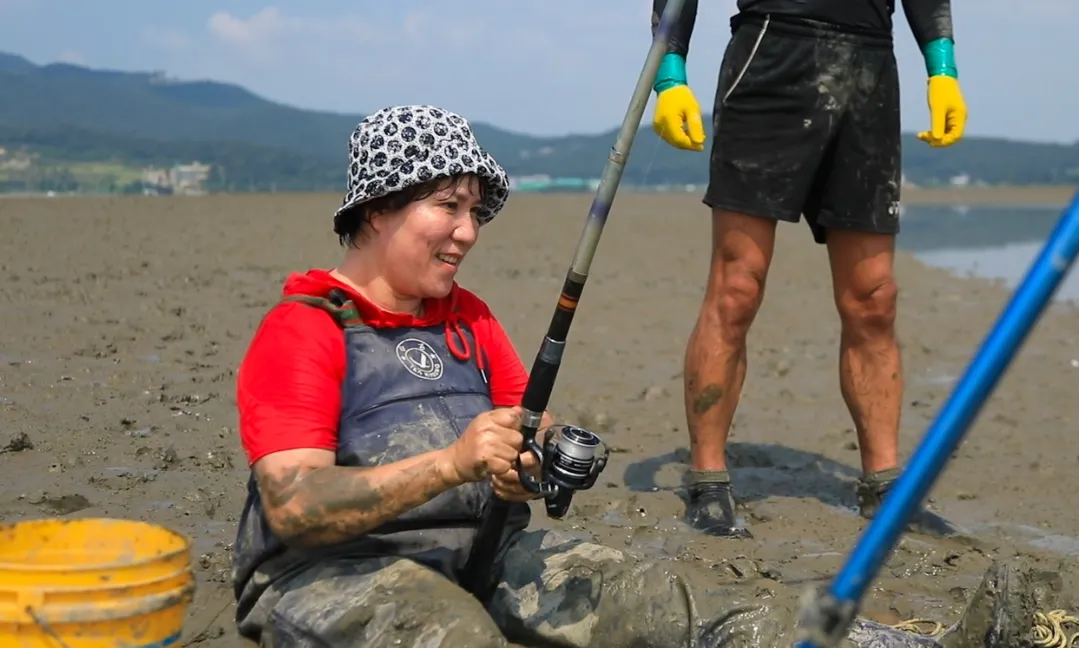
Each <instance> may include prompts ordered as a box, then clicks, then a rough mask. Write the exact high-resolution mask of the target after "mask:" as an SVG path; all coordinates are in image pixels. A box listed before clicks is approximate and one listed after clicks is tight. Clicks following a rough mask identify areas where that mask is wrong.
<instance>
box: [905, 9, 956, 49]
mask: <svg viewBox="0 0 1079 648" xmlns="http://www.w3.org/2000/svg"><path fill="white" fill-rule="evenodd" d="M903 13H904V14H906V16H907V22H908V23H909V24H910V31H911V32H912V33H913V34H914V40H915V41H917V43H918V48H919V49H920V48H922V47H925V45H926V43H931V42H933V41H935V40H937V39H938V38H950V39H953V40H954V38H955V37H954V35H953V33H952V3H951V0H903Z"/></svg>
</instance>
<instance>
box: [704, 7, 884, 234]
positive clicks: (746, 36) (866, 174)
mask: <svg viewBox="0 0 1079 648" xmlns="http://www.w3.org/2000/svg"><path fill="white" fill-rule="evenodd" d="M713 120H714V124H713V127H714V133H715V134H714V139H713V142H712V153H711V161H710V165H709V183H708V190H707V191H706V192H705V197H704V203H705V204H706V205H708V206H709V207H712V208H713V209H726V210H729V211H734V212H739V213H743V214H747V215H752V216H760V217H765V218H773V219H778V220H784V221H790V222H795V223H796V222H798V221H799V219H800V215H802V214H804V215H805V217H806V221H807V222H808V223H809V226H810V229H811V230H812V232H813V238H814V240H816V242H818V243H824V241H825V234H826V232H827V230H828V229H829V228H838V229H847V230H856V231H862V232H873V233H880V234H896V233H898V231H899V189H900V182H901V179H902V161H901V151H900V146H901V140H900V123H899V73H898V69H897V66H896V61H895V55H894V53H893V50H892V40H891V36H890V35H877V34H872V35H870V34H851V33H846V32H840V31H838V30H837V29H836V28H834V27H831V26H829V25H823V24H820V25H817V24H812V23H792V22H789V21H788V19H778V18H776V17H775V16H772V17H764V16H761V17H753V18H748V19H746V18H742V22H741V23H740V24H738V26H737V27H736V28H735V30H734V34H733V36H732V37H731V40H730V42H729V43H728V44H727V49H726V52H725V53H724V55H723V64H722V67H721V69H720V72H719V84H718V87H717V89H716V101H715V107H714V111H713Z"/></svg>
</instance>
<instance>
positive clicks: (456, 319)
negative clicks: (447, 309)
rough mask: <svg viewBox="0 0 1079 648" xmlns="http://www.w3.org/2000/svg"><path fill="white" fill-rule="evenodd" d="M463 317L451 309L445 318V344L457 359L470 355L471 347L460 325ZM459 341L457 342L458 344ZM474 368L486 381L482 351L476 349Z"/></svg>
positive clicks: (465, 358) (467, 357)
mask: <svg viewBox="0 0 1079 648" xmlns="http://www.w3.org/2000/svg"><path fill="white" fill-rule="evenodd" d="M463 321H464V318H463V317H462V316H461V314H460V313H458V312H457V311H456V310H454V311H452V312H451V313H450V314H449V316H448V317H447V318H446V346H448V347H449V348H450V353H451V354H453V357H455V358H457V359H458V360H468V359H470V358H471V357H472V348H471V347H470V346H469V344H468V337H467V336H465V331H464V329H463V328H462V327H461V322H463ZM458 342H459V344H458ZM476 368H477V369H479V370H480V375H481V376H483V381H484V382H487V370H486V367H484V363H483V352H482V351H480V350H478V349H477V351H476Z"/></svg>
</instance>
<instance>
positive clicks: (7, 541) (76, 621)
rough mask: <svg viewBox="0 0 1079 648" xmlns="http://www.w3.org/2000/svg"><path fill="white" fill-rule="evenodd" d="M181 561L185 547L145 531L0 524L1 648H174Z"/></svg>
mask: <svg viewBox="0 0 1079 648" xmlns="http://www.w3.org/2000/svg"><path fill="white" fill-rule="evenodd" d="M190 553H191V550H190V544H189V542H188V541H187V539H186V538H184V537H183V536H181V535H179V534H176V533H173V532H172V531H169V530H168V529H165V528H162V527H159V526H155V525H152V524H147V523H145V522H135V521H129V520H111V519H46V520H28V521H22V522H16V523H14V524H0V646H3V648H166V647H168V646H179V642H180V634H181V631H182V629H183V623H184V616H185V614H186V612H187V607H188V605H189V604H190V603H191V598H192V596H193V595H194V592H195V582H194V577H193V575H192V573H191V555H190Z"/></svg>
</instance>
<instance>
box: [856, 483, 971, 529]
mask: <svg viewBox="0 0 1079 648" xmlns="http://www.w3.org/2000/svg"><path fill="white" fill-rule="evenodd" d="M898 477H899V469H898V468H892V469H891V470H883V471H881V472H878V473H872V474H870V475H868V476H863V477H862V478H860V479H859V480H858V485H857V487H856V492H857V495H858V512H859V513H860V514H861V515H862V517H864V518H866V519H867V520H871V519H873V516H874V515H876V513H877V509H879V508H880V505H881V503H882V502H883V501H884V496H885V495H887V494H888V491H889V490H891V488H892V486H894V485H895V481H896V479H897V478H898ZM907 530H908V531H911V532H913V533H921V534H924V535H929V536H936V537H938V538H943V537H948V536H957V535H964V533H963V531H962V530H961V529H960V528H959V527H957V526H955V525H954V524H952V523H951V522H949V521H948V520H945V519H944V518H943V517H941V516H939V515H937V514H936V513H933V512H930V511H927V510H926V509H924V508H919V509H918V510H917V511H916V512H915V513H914V515H912V516H911V518H910V521H909V522H908V523H907Z"/></svg>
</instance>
